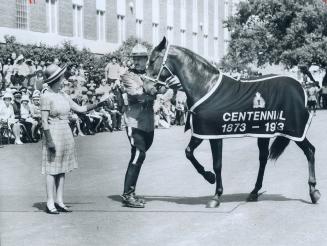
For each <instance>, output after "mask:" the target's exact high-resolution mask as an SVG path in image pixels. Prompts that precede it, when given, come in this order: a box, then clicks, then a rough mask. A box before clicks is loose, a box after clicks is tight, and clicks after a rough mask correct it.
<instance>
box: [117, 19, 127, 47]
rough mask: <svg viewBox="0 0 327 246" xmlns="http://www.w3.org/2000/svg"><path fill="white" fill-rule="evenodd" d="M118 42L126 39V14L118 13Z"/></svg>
mask: <svg viewBox="0 0 327 246" xmlns="http://www.w3.org/2000/svg"><path fill="white" fill-rule="evenodd" d="M117 20H118V43H119V44H121V43H122V42H124V41H125V40H126V34H125V32H126V31H125V16H122V15H118V16H117Z"/></svg>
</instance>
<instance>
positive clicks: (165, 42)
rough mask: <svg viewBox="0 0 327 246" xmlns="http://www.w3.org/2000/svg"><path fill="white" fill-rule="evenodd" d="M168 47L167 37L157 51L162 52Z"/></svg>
mask: <svg viewBox="0 0 327 246" xmlns="http://www.w3.org/2000/svg"><path fill="white" fill-rule="evenodd" d="M166 46H167V39H166V37H163V39H162V40H161V42H160V44H159V45H158V46H157V49H158V51H161V50H163V49H165V48H166Z"/></svg>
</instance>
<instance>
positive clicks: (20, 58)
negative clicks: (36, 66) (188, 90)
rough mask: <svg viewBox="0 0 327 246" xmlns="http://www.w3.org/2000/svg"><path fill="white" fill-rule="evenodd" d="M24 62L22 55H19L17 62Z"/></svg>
mask: <svg viewBox="0 0 327 246" xmlns="http://www.w3.org/2000/svg"><path fill="white" fill-rule="evenodd" d="M21 60H24V56H23V55H19V56H18V57H17V59H16V61H17V62H19V61H21Z"/></svg>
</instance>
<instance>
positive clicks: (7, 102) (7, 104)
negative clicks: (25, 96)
mask: <svg viewBox="0 0 327 246" xmlns="http://www.w3.org/2000/svg"><path fill="white" fill-rule="evenodd" d="M2 99H3V102H4V103H1V104H0V122H1V124H7V125H8V127H9V128H10V129H12V131H13V134H14V137H15V144H23V143H22V141H21V140H20V123H19V121H18V120H17V119H15V114H14V109H13V106H12V104H11V101H12V94H11V93H10V92H8V91H7V92H5V94H4V95H3V97H2Z"/></svg>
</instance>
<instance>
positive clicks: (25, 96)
mask: <svg viewBox="0 0 327 246" xmlns="http://www.w3.org/2000/svg"><path fill="white" fill-rule="evenodd" d="M21 101H22V102H24V101H25V102H29V101H30V99H29V98H28V96H27V95H23V96H22V100H21Z"/></svg>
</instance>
